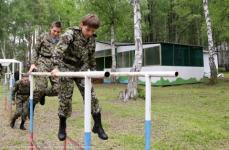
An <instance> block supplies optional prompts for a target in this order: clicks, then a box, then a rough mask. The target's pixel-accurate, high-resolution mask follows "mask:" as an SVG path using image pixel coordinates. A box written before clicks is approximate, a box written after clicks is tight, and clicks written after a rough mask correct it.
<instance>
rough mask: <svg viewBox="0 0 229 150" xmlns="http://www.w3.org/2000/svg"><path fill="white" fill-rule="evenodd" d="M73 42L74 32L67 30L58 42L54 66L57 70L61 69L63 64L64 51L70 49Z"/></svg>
mask: <svg viewBox="0 0 229 150" xmlns="http://www.w3.org/2000/svg"><path fill="white" fill-rule="evenodd" d="M72 40H73V31H72V30H67V31H66V32H65V33H64V34H63V35H62V36H61V37H60V41H59V42H58V44H57V46H56V48H55V50H54V52H53V64H54V66H55V68H58V67H60V66H61V65H62V64H63V57H64V51H65V50H66V49H67V48H68V45H69V44H70V43H71V41H72Z"/></svg>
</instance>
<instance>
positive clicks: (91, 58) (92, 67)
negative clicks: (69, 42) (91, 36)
mask: <svg viewBox="0 0 229 150" xmlns="http://www.w3.org/2000/svg"><path fill="white" fill-rule="evenodd" d="M95 45H96V44H95V41H94V42H93V44H92V45H91V47H90V50H89V56H88V57H89V60H88V61H89V67H90V70H93V71H95V70H96V59H95Z"/></svg>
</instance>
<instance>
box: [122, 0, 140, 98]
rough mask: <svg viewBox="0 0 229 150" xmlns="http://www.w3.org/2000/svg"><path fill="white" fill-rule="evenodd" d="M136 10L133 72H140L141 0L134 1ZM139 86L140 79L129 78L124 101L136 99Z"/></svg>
mask: <svg viewBox="0 0 229 150" xmlns="http://www.w3.org/2000/svg"><path fill="white" fill-rule="evenodd" d="M132 5H133V10H134V41H135V59H134V64H133V67H132V68H131V70H130V71H131V72H140V71H141V68H142V52H143V47H142V31H141V12H140V0H133V1H132ZM137 85H138V77H129V79H128V84H127V89H126V90H125V91H124V92H123V96H122V98H123V100H124V101H128V100H129V99H133V98H136V97H137V95H138V93H137Z"/></svg>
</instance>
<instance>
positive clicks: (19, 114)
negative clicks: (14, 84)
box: [10, 95, 23, 128]
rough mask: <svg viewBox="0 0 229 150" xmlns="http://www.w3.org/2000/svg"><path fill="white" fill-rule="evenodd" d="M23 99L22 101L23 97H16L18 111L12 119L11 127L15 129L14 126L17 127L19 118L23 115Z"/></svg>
mask: <svg viewBox="0 0 229 150" xmlns="http://www.w3.org/2000/svg"><path fill="white" fill-rule="evenodd" d="M21 99H22V98H21V96H19V95H17V97H16V111H15V113H14V115H13V116H12V117H11V119H10V127H11V128H14V125H15V122H16V120H17V118H18V117H20V116H21V114H22V109H23V104H22V100H21Z"/></svg>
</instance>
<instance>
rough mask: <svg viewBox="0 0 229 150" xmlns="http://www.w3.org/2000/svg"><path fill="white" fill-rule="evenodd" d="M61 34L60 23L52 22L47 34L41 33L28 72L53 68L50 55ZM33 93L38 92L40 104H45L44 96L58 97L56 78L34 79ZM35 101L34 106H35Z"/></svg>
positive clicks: (45, 70) (40, 77)
mask: <svg viewBox="0 0 229 150" xmlns="http://www.w3.org/2000/svg"><path fill="white" fill-rule="evenodd" d="M60 32H61V22H59V21H56V22H53V23H52V25H51V28H50V32H49V33H43V34H41V36H40V37H39V38H38V40H37V43H36V46H35V50H34V52H33V55H32V61H31V67H30V70H29V72H32V71H33V70H36V71H38V72H51V71H52V70H53V69H54V67H53V62H52V59H51V58H52V53H53V50H54V49H55V46H56V44H57V43H58V41H59V35H60ZM48 79H49V81H50V83H51V88H48ZM35 91H37V92H38V95H40V96H41V97H42V98H41V100H40V104H41V105H44V104H45V99H44V96H57V95H58V78H56V77H43V76H37V77H35ZM36 103H37V102H36V101H35V105H36Z"/></svg>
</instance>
